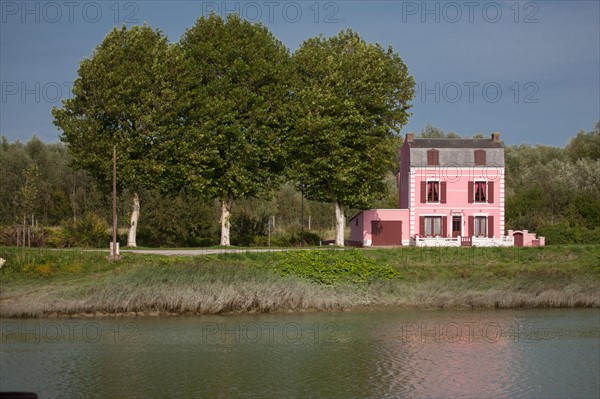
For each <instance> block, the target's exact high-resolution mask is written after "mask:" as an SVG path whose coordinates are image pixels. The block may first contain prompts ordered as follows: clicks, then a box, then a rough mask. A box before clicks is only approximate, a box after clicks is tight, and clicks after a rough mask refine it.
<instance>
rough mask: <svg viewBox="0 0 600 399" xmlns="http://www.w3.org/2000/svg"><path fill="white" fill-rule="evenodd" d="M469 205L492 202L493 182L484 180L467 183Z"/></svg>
mask: <svg viewBox="0 0 600 399" xmlns="http://www.w3.org/2000/svg"><path fill="white" fill-rule="evenodd" d="M468 195H469V203H471V204H472V203H474V202H476V203H488V204H492V203H493V202H494V182H493V181H485V180H475V181H470V182H469V193H468Z"/></svg>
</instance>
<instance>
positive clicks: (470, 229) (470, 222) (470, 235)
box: [469, 216, 475, 237]
mask: <svg viewBox="0 0 600 399" xmlns="http://www.w3.org/2000/svg"><path fill="white" fill-rule="evenodd" d="M474 225H475V216H469V237H473V230H475V229H474Z"/></svg>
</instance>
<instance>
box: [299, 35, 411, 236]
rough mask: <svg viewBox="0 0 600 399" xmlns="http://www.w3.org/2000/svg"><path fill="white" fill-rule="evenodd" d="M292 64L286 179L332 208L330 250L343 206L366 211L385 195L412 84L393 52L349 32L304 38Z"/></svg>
mask: <svg viewBox="0 0 600 399" xmlns="http://www.w3.org/2000/svg"><path fill="white" fill-rule="evenodd" d="M293 60H294V66H295V71H296V81H295V87H294V104H295V105H296V107H295V112H294V116H295V120H294V125H295V134H294V135H292V136H291V137H290V140H289V141H288V142H289V144H290V150H291V153H292V154H293V157H294V159H295V161H296V162H294V165H293V166H292V167H291V168H290V172H291V176H292V177H293V179H294V180H295V181H297V182H298V185H299V187H300V188H302V189H303V190H304V192H305V194H306V195H307V197H308V198H310V199H313V200H317V201H326V202H333V203H334V204H335V211H336V221H337V222H336V244H337V245H340V246H343V245H344V227H345V214H344V210H345V208H365V207H368V206H369V205H370V204H371V203H372V201H374V200H375V199H378V198H380V197H381V196H382V195H383V194H384V193H385V192H386V185H385V181H384V178H385V174H386V171H387V170H389V168H390V163H391V162H394V158H395V154H394V151H396V150H397V148H396V146H395V145H394V138H395V136H396V135H397V134H398V133H399V131H400V128H401V127H402V126H403V125H405V124H406V123H407V121H408V117H409V112H408V111H409V109H410V107H411V104H410V101H411V99H412V98H413V95H414V80H413V78H412V77H411V76H410V75H409V73H408V69H407V67H406V65H405V64H404V63H403V62H402V60H401V59H400V57H399V55H398V54H397V53H395V52H394V51H393V49H392V48H391V47H390V48H387V49H385V48H383V47H382V46H380V45H379V44H370V43H366V42H365V41H364V40H363V39H362V38H361V37H360V36H359V35H358V34H357V33H355V32H353V31H351V30H346V31H342V32H340V33H339V34H338V35H337V36H334V37H330V38H324V37H323V36H318V37H314V38H311V39H308V40H306V41H305V42H304V43H303V44H302V45H301V46H300V48H299V49H298V50H297V51H296V53H295V54H294V56H293Z"/></svg>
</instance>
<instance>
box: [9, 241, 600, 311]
mask: <svg viewBox="0 0 600 399" xmlns="http://www.w3.org/2000/svg"><path fill="white" fill-rule="evenodd" d="M105 256H106V253H100V252H87V251H73V250H70V251H53V250H37V249H32V250H27V251H23V250H18V249H15V248H0V257H2V258H4V259H7V264H6V265H5V266H4V267H3V268H2V269H1V270H0V316H2V317H41V316H48V315H51V316H54V315H78V314H79V315H82V314H88V315H89V314H95V315H106V314H116V315H121V314H135V313H134V312H138V313H140V312H141V313H142V314H163V313H168V314H173V313H174V314H195V313H199V314H213V313H226V312H272V311H290V310H291V311H303V310H336V309H352V308H358V307H364V306H369V307H373V308H377V307H388V306H395V307H404V308H522V307H600V247H598V246H583V245H579V246H549V247H545V248H442V249H436V248H431V249H420V248H397V249H365V250H356V249H354V250H348V251H340V250H323V251H287V252H270V253H242V254H221V255H205V256H199V257H169V256H162V255H139V254H137V255H136V254H125V255H124V256H123V257H122V260H120V261H119V262H108V261H107V260H106V259H105Z"/></svg>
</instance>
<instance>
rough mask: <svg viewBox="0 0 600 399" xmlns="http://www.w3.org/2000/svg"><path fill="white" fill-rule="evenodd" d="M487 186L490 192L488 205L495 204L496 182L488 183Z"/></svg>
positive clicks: (488, 193)
mask: <svg viewBox="0 0 600 399" xmlns="http://www.w3.org/2000/svg"><path fill="white" fill-rule="evenodd" d="M487 186H488V192H487V195H488V203H489V204H493V203H494V182H493V181H490V182H488V184H487Z"/></svg>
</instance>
